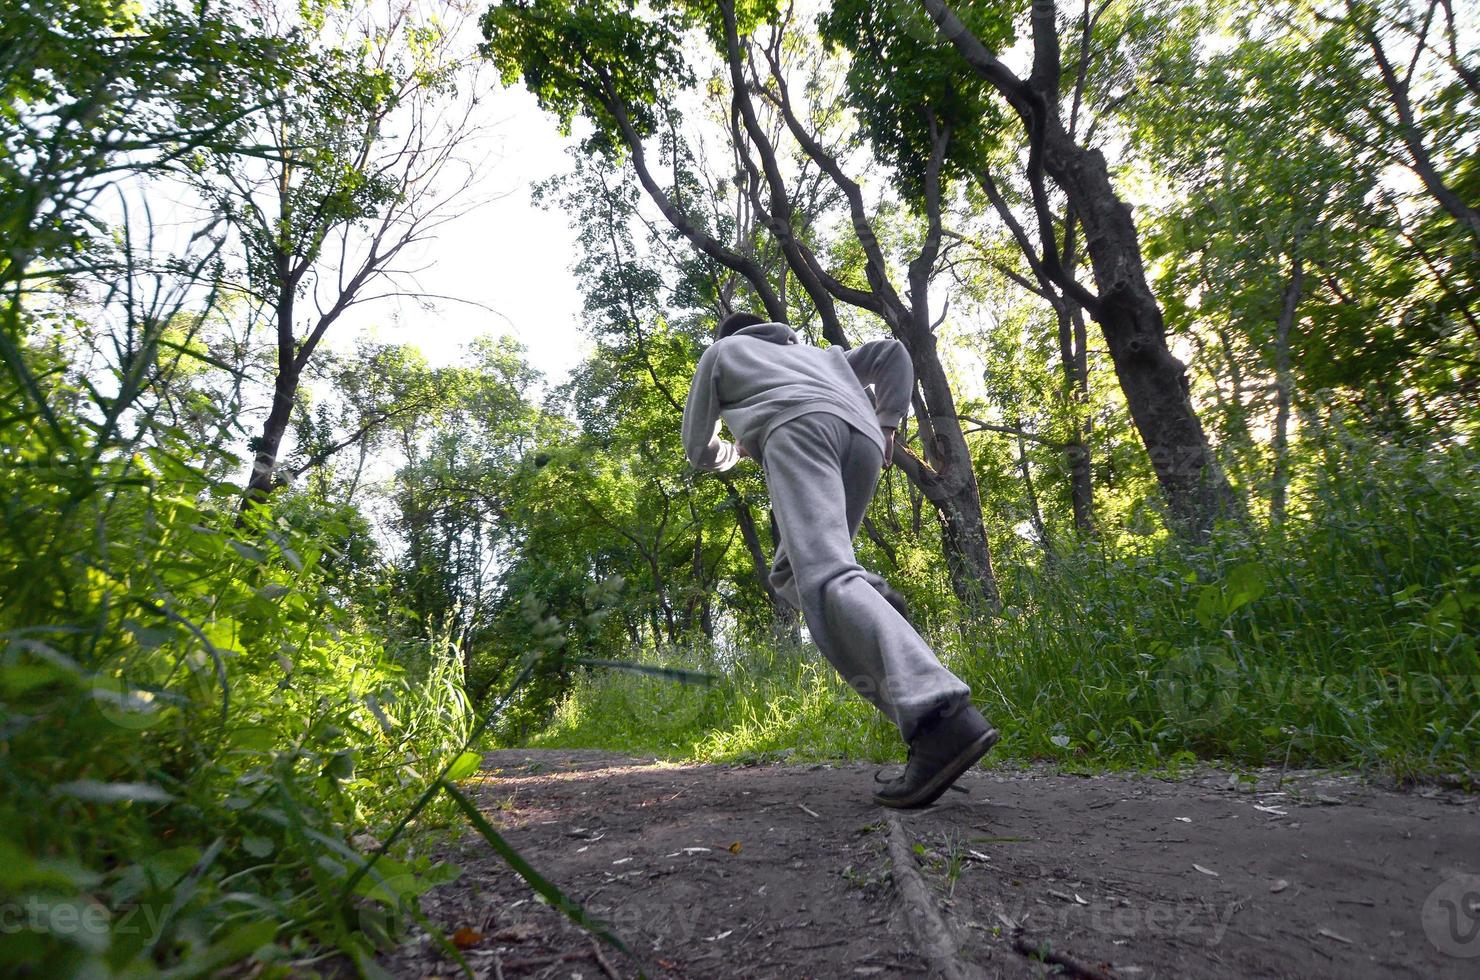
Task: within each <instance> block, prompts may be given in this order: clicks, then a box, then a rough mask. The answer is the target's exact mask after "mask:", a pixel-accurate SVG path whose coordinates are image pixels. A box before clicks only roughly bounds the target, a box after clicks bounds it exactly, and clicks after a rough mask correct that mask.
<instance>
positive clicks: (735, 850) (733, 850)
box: [730, 841, 740, 854]
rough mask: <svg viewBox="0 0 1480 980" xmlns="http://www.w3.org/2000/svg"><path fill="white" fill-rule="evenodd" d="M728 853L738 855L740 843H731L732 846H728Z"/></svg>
mask: <svg viewBox="0 0 1480 980" xmlns="http://www.w3.org/2000/svg"><path fill="white" fill-rule="evenodd" d="M730 853H731V854H739V853H740V842H739V841H736V842H735V843H733V844H731V845H730Z"/></svg>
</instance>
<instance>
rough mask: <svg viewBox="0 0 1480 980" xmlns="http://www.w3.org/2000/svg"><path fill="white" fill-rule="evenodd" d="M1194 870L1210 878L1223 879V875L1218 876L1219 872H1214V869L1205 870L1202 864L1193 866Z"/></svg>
mask: <svg viewBox="0 0 1480 980" xmlns="http://www.w3.org/2000/svg"><path fill="white" fill-rule="evenodd" d="M1192 869H1193V870H1194V871H1201V872H1202V873H1203V874H1205V875H1207V876H1208V877H1209V878H1221V877H1222V875H1220V874H1218V872H1216V871H1214V870H1213V869H1212V868H1205V867H1203V866H1202V865H1200V864H1194V865H1193V866H1192Z"/></svg>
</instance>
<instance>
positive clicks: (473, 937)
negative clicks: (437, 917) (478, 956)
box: [452, 926, 483, 949]
mask: <svg viewBox="0 0 1480 980" xmlns="http://www.w3.org/2000/svg"><path fill="white" fill-rule="evenodd" d="M482 941H483V933H481V932H479V931H478V930H477V929H474V928H472V927H471V926H463V927H462V928H461V929H458V930H457V931H456V932H454V933H453V934H452V945H454V946H456V947H457V948H458V949H467V948H468V947H470V946H476V945H478V944H479V943H481V942H482Z"/></svg>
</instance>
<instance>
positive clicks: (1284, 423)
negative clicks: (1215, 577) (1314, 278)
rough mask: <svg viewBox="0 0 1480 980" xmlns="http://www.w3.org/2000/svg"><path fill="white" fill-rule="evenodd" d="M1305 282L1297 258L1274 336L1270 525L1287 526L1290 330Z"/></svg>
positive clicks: (1290, 389) (1290, 390) (1298, 257)
mask: <svg viewBox="0 0 1480 980" xmlns="http://www.w3.org/2000/svg"><path fill="white" fill-rule="evenodd" d="M1304 281H1305V263H1304V262H1303V261H1302V260H1301V257H1300V256H1299V255H1296V256H1295V258H1294V259H1293V260H1292V262H1291V266H1290V282H1289V285H1288V286H1286V287H1285V296H1284V302H1283V303H1282V304H1281V306H1280V319H1279V323H1278V324H1277V325H1276V327H1275V334H1274V372H1275V382H1274V387H1275V415H1274V475H1273V476H1272V478H1271V479H1270V486H1269V522H1270V523H1271V524H1283V523H1284V520H1285V492H1286V490H1287V489H1288V487H1289V485H1290V398H1291V393H1292V389H1293V388H1294V378H1293V372H1292V371H1291V370H1290V330H1291V328H1293V327H1294V325H1295V316H1296V313H1297V312H1298V310H1299V308H1300V291H1301V289H1302V288H1303V286H1304Z"/></svg>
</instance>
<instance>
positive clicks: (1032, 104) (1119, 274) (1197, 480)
mask: <svg viewBox="0 0 1480 980" xmlns="http://www.w3.org/2000/svg"><path fill="white" fill-rule="evenodd" d="M922 4H923V7H924V9H925V10H926V12H928V14H929V15H930V17H931V19H932V20H933V21H934V22H935V24H936V27H937V30H938V32H939V35H940V37H941V38H943V39H944V40H946V41H948V42H950V44H951V45H952V47H953V48H954V49H955V51H956V52H957V53H958V54H959V55H960V56H961V58H962V59H964V61H965V63H966V65H968V66H969V67H970V69H971V70H972V71H973V72H975V73H976V74H977V75H978V76H979V77H980V78H982V79H983V80H984V81H985V82H986V83H987V84H989V85H990V86H991V87H992V89H993V90H995V91H996V92H997V94H998V95H1000V96H1001V97H1002V98H1003V99H1004V100H1005V101H1006V102H1007V104H1008V105H1009V106H1010V107H1011V108H1012V110H1013V111H1014V112H1015V113H1016V114H1017V116H1018V118H1019V120H1020V122H1021V124H1022V127H1023V132H1024V134H1025V136H1026V142H1027V144H1028V161H1027V168H1026V178H1027V181H1028V185H1029V188H1030V191H1031V198H1032V202H1033V214H1034V217H1035V218H1036V222H1037V224H1038V227H1039V242H1038V247H1039V248H1040V249H1041V251H1042V254H1041V255H1040V256H1039V257H1038V259H1037V261H1038V262H1040V263H1041V264H1042V266H1043V268H1044V270H1045V271H1046V273H1047V274H1048V276H1049V277H1051V278H1052V279H1053V280H1054V282H1055V283H1056V285H1057V286H1058V287H1059V288H1061V289H1062V290H1063V291H1064V292H1065V293H1066V294H1067V295H1069V296H1072V297H1073V298H1074V299H1075V300H1076V302H1078V303H1079V305H1081V306H1082V307H1083V308H1084V309H1085V310H1087V311H1088V312H1089V313H1090V315H1091V316H1092V317H1093V318H1094V319H1095V321H1096V322H1097V323H1098V324H1099V325H1100V328H1101V330H1102V332H1103V333H1104V336H1105V340H1106V342H1107V344H1108V346H1109V349H1110V357H1111V361H1112V363H1113V364H1114V366H1115V373H1116V376H1117V378H1118V379H1119V381H1120V386H1121V390H1122V392H1124V394H1125V399H1126V403H1127V405H1128V406H1129V408H1130V413H1131V417H1132V419H1133V420H1134V422H1135V425H1136V429H1137V431H1138V432H1139V434H1140V436H1141V439H1142V441H1143V442H1144V443H1145V446H1146V451H1147V453H1148V454H1149V455H1150V457H1151V463H1152V467H1153V468H1154V470H1155V472H1156V476H1157V480H1158V481H1159V482H1160V484H1161V487H1162V490H1163V492H1164V493H1165V495H1166V500H1167V505H1168V508H1169V510H1170V512H1171V514H1172V517H1173V522H1174V525H1175V526H1177V527H1178V528H1179V529H1181V530H1183V531H1184V532H1186V533H1188V534H1190V535H1192V536H1193V537H1201V536H1204V535H1206V534H1207V533H1208V532H1209V531H1211V530H1212V528H1213V526H1214V524H1215V523H1216V522H1217V521H1218V520H1220V519H1223V518H1238V517H1239V516H1240V515H1242V513H1243V504H1242V501H1241V500H1240V499H1239V498H1238V496H1237V495H1236V494H1235V493H1234V491H1233V488H1232V487H1231V486H1230V485H1229V482H1228V478H1227V476H1226V475H1225V474H1224V473H1223V471H1222V468H1221V467H1220V466H1219V464H1218V461H1217V459H1216V458H1215V457H1214V455H1213V452H1212V450H1211V447H1210V446H1209V444H1208V440H1207V437H1206V435H1205V434H1204V432H1203V427H1202V423H1201V421H1200V420H1199V419H1198V417H1197V414H1196V412H1195V411H1194V410H1193V407H1192V401H1191V397H1190V393H1189V384H1188V380H1187V377H1186V367H1185V365H1183V364H1182V362H1181V361H1179V360H1178V359H1177V358H1176V357H1174V356H1173V355H1172V353H1171V351H1170V350H1169V349H1168V347H1167V339H1166V326H1165V323H1164V321H1163V318H1162V311H1161V307H1160V305H1159V304H1158V303H1157V300H1156V297H1155V296H1154V295H1153V293H1152V292H1151V288H1150V285H1149V284H1148V283H1147V280H1146V272H1145V264H1144V261H1143V259H1142V255H1141V244H1140V235H1139V233H1138V231H1137V229H1136V226H1135V222H1134V221H1133V220H1132V217H1131V211H1130V208H1129V207H1127V206H1126V204H1125V202H1124V201H1123V200H1122V199H1121V198H1120V196H1119V195H1118V194H1117V193H1116V191H1115V188H1114V185H1113V184H1112V183H1111V181H1110V175H1109V170H1108V167H1107V165H1106V162H1105V157H1104V155H1103V154H1102V153H1101V152H1099V151H1098V150H1093V149H1089V148H1087V147H1086V146H1085V145H1084V144H1083V143H1082V142H1081V141H1080V140H1079V139H1078V138H1077V137H1076V135H1074V134H1071V132H1070V130H1069V129H1068V128H1067V127H1066V126H1065V125H1064V122H1063V117H1062V114H1061V107H1060V101H1061V97H1062V93H1063V89H1064V72H1063V63H1062V60H1061V56H1060V47H1059V34H1058V22H1057V12H1056V9H1055V5H1054V4H1053V3H1052V0H1033V3H1032V7H1031V11H1030V17H1029V21H1030V28H1031V36H1032V40H1033V59H1032V66H1031V71H1030V72H1029V74H1028V77H1027V78H1020V77H1018V75H1017V74H1016V73H1014V72H1013V71H1012V70H1011V69H1010V68H1008V67H1007V66H1006V65H1005V64H1004V63H1003V62H1002V61H1001V60H999V59H998V58H997V56H996V55H995V54H994V53H993V44H994V39H993V38H992V37H987V38H986V39H985V40H984V39H983V38H982V37H980V36H978V35H977V34H976V33H975V32H974V31H973V30H972V28H971V27H970V26H968V25H967V24H966V23H965V22H963V21H962V19H961V17H960V16H958V15H957V14H956V12H955V11H954V10H952V9H951V8H950V7H949V6H948V5H947V4H946V3H945V2H944V0H922ZM942 57H946V55H945V54H942ZM1045 175H1047V176H1048V177H1049V178H1051V179H1052V180H1053V181H1054V183H1055V184H1056V185H1057V186H1058V188H1059V189H1060V190H1061V191H1062V192H1063V194H1064V196H1065V200H1066V201H1067V204H1068V206H1069V207H1070V208H1071V209H1072V210H1073V213H1074V217H1075V220H1076V222H1077V224H1078V225H1079V226H1080V227H1082V228H1083V233H1084V243H1085V249H1086V251H1087V253H1088V256H1089V260H1090V266H1091V270H1092V272H1093V275H1094V280H1095V284H1096V287H1097V290H1098V292H1096V293H1091V292H1090V291H1089V290H1088V289H1086V288H1085V287H1084V286H1083V285H1082V284H1080V283H1079V282H1078V281H1077V280H1076V279H1075V278H1074V277H1073V276H1072V275H1070V274H1069V272H1068V270H1066V269H1065V267H1064V264H1063V254H1064V249H1063V248H1062V247H1061V245H1060V243H1059V236H1058V233H1057V232H1056V230H1055V229H1054V227H1053V217H1054V215H1053V212H1052V211H1051V209H1050V202H1049V196H1048V189H1047V187H1046V185H1045V183H1044V179H1043V178H1044V176H1045Z"/></svg>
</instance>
